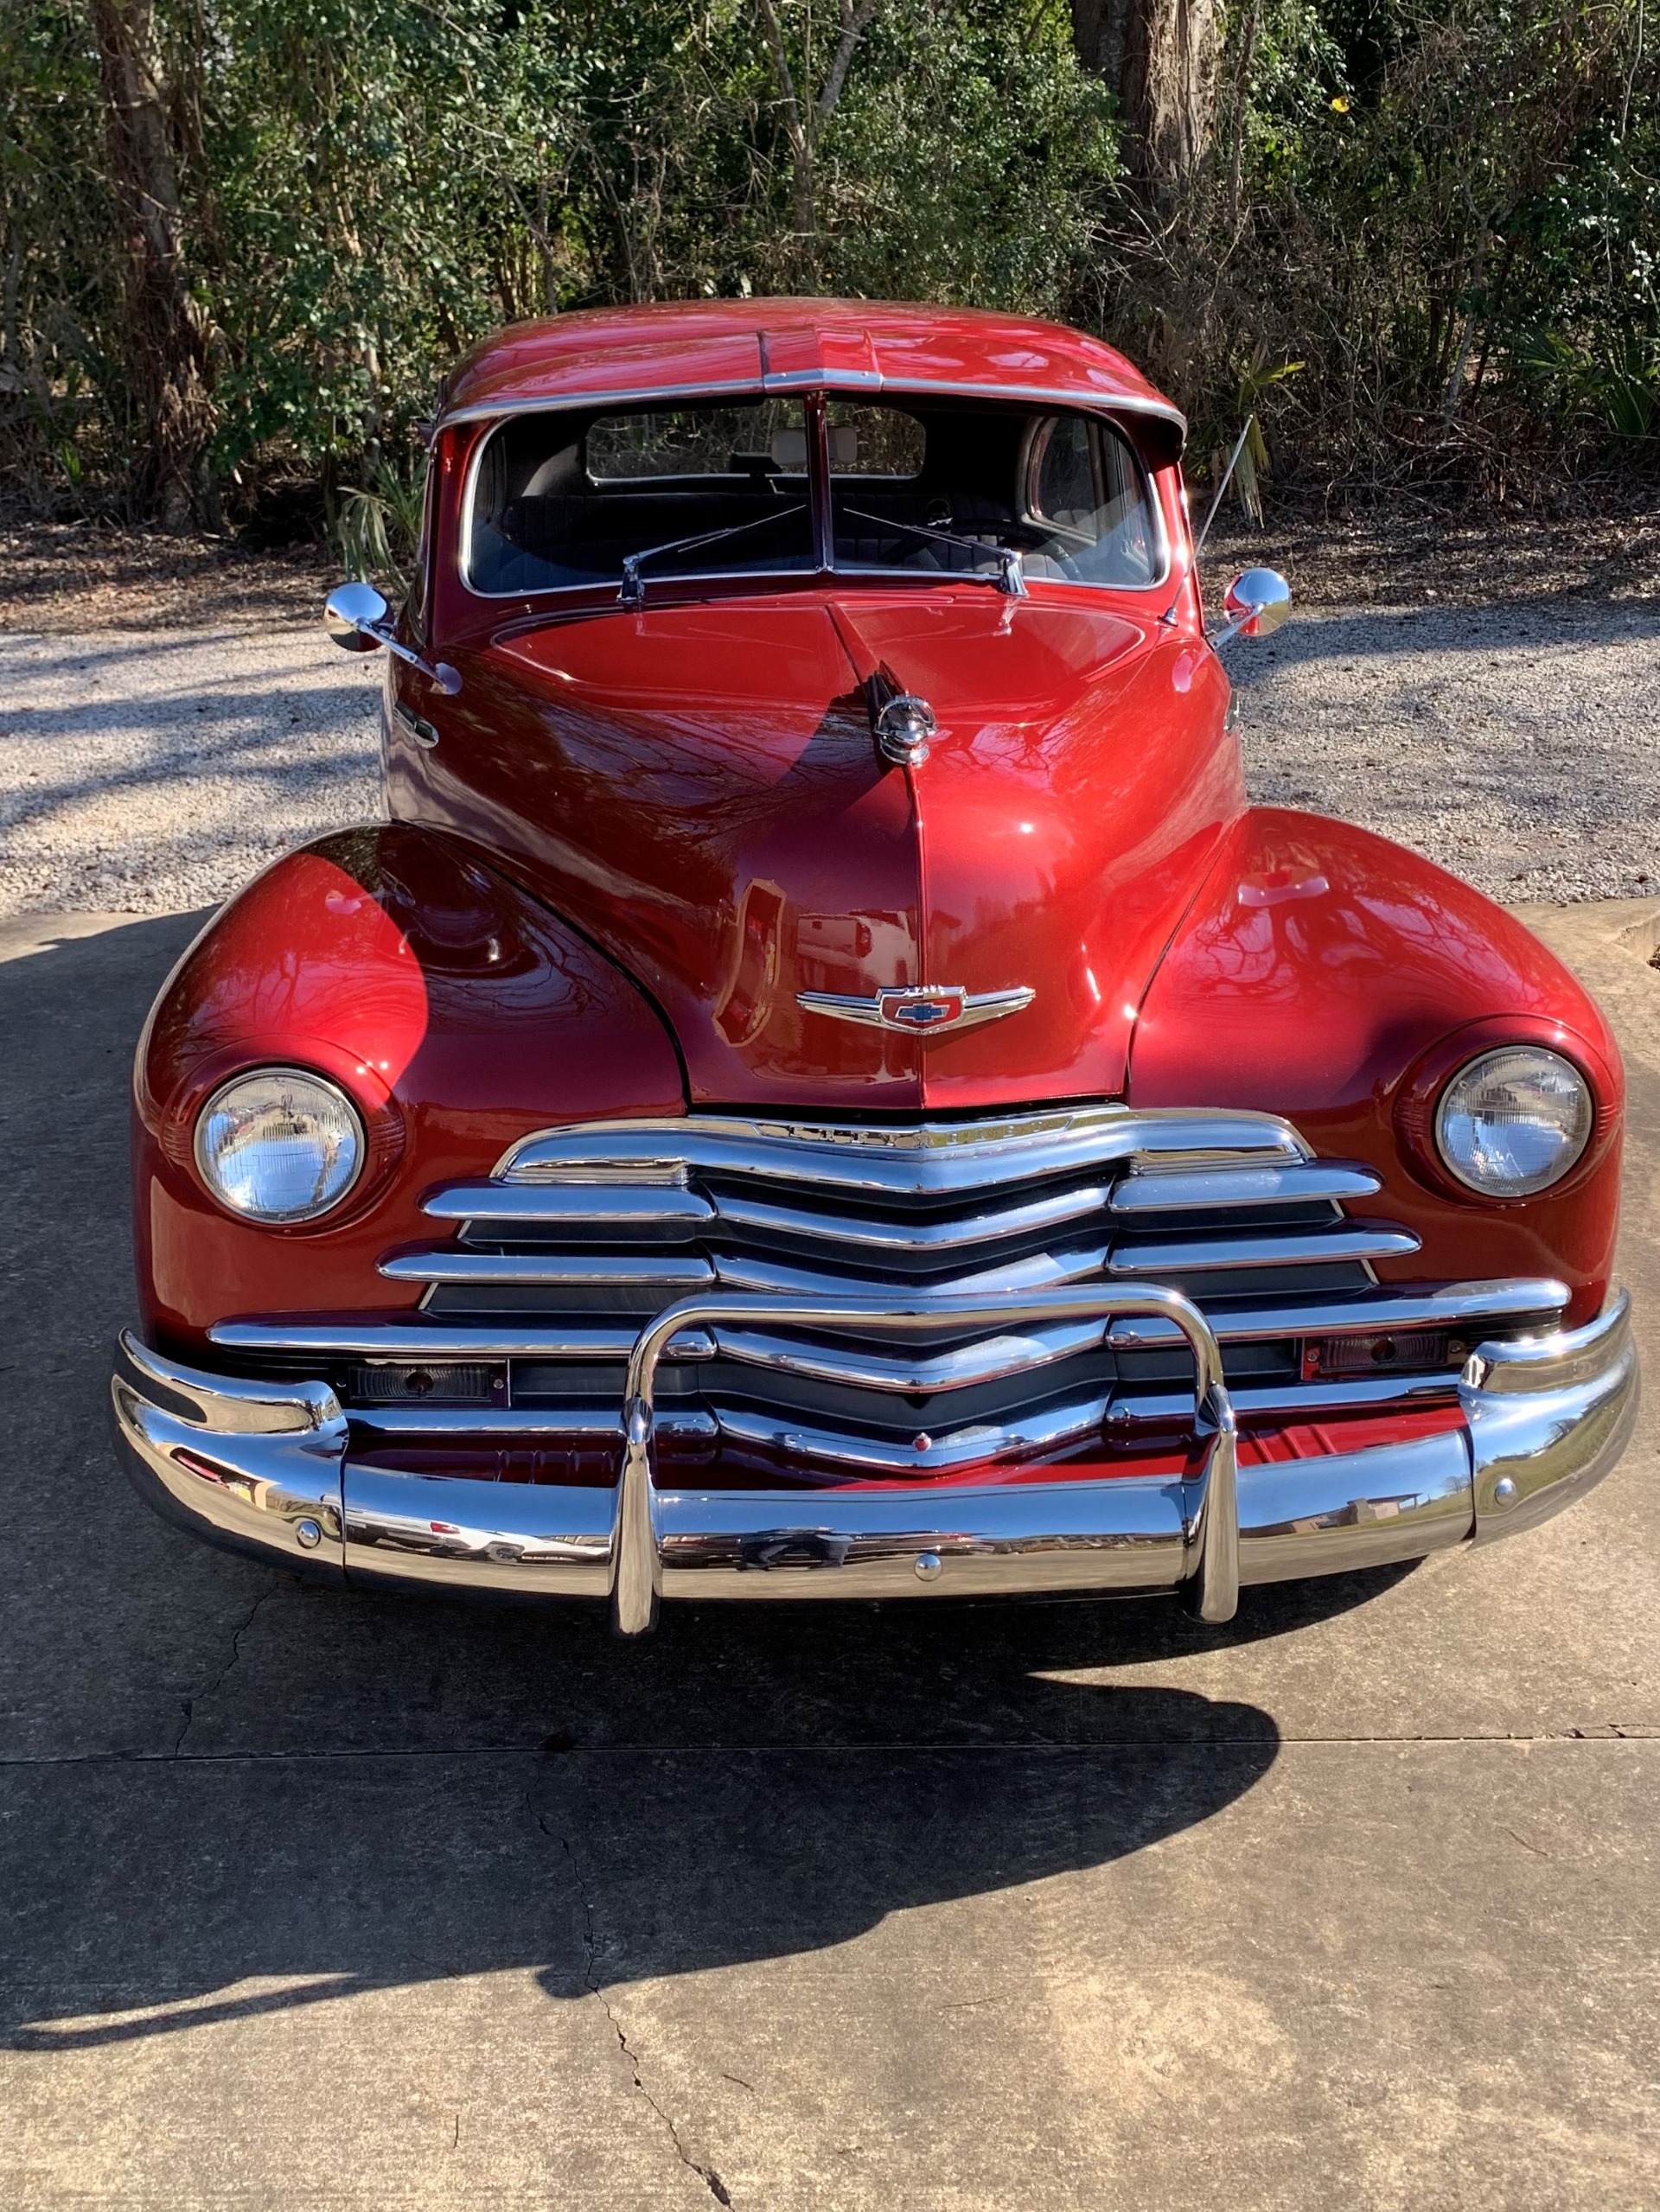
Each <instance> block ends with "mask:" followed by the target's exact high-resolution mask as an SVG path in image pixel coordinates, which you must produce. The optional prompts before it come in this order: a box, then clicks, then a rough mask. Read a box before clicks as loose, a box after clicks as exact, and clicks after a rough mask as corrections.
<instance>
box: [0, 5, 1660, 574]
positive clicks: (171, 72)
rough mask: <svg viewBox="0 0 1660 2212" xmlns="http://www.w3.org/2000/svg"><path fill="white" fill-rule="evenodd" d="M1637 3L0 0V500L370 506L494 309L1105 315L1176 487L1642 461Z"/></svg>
mask: <svg viewBox="0 0 1660 2212" xmlns="http://www.w3.org/2000/svg"><path fill="white" fill-rule="evenodd" d="M1656 6H1657V0H1231V3H1230V4H1229V5H1226V6H1224V5H1223V4H1221V3H1220V0H1072V5H1071V8H1070V10H1068V9H1067V7H1066V6H1065V5H1064V4H1063V0H435V3H434V4H428V3H427V0H0V11H3V12H0V252H3V266H0V277H3V328H0V483H3V487H4V488H5V490H6V491H7V493H8V494H10V498H11V499H12V500H13V501H14V502H22V503H23V504H26V505H27V506H29V507H31V508H33V509H35V510H36V511H44V512H57V513H65V512H76V511H83V512H84V511H88V510H96V511H104V512H109V513H117V514H120V515H122V516H125V517H127V518H130V519H139V518H147V519H151V520H161V521H163V522H166V523H169V524H174V525H178V526H186V525H189V524H192V523H195V524H204V523H205V524H207V525H208V526H210V527H218V526H223V524H225V523H226V522H227V521H229V522H233V523H234V522H238V521H242V522H245V523H252V524H253V525H254V526H259V527H264V528H266V529H267V530H270V529H271V528H273V527H275V526H277V524H278V522H279V521H280V518H281V514H282V513H283V511H284V506H285V504H286V506H287V507H290V508H291V509H293V510H294V511H295V512H297V513H298V512H305V511H313V512H315V511H316V510H318V509H319V508H321V507H324V506H326V507H327V510H328V512H329V514H330V515H331V516H332V517H333V518H334V519H335V520H336V521H339V520H341V519H342V518H344V519H345V520H346V521H347V523H348V526H351V525H352V523H353V520H354V518H355V522H356V525H357V526H374V525H375V524H376V523H377V521H385V520H386V519H387V518H388V517H390V518H391V519H392V520H393V522H394V523H395V520H396V515H397V513H398V510H399V507H400V506H401V505H402V504H403V503H404V502H405V500H406V497H407V494H408V488H409V487H410V485H411V484H412V481H413V479H414V475H415V472H416V468H417V463H418V443H416V440H415V438H414V435H413V428H412V426H413V425H414V424H415V423H416V422H417V420H418V418H419V417H420V416H421V414H422V413H423V411H425V409H426V407H427V406H428V405H430V402H431V395H432V391H433V387H434V385H435V383H436V380H437V377H438V376H439V375H440V374H441V373H443V371H444V367H446V366H447V364H448V363H449V362H450V360H452V359H453V358H454V357H455V355H456V354H457V353H458V352H459V351H461V350H462V349H463V347H465V346H466V345H468V344H469V342H470V341H472V340H473V339H474V338H475V337H476V336H477V335H481V334H482V333H483V332H484V331H486V330H487V329H488V328H491V327H492V326H494V325H495V324H497V323H500V322H504V321H507V320H509V319H512V318H514V317H517V316H528V315H539V314H544V313H547V312H550V311H553V312H558V311H564V310H566V309H572V308H578V307H583V306H587V305H591V304H595V303H603V302H607V301H614V300H619V299H656V298H667V297H675V296H695V295H707V294H726V295H738V296H749V295H751V294H761V293H765V292H777V291H833V292H839V293H854V294H860V295H866V296H885V297H907V298H909V297H923V298H935V299H941V300H967V301H973V302H976V303H981V304H986V305H992V306H999V307H1010V308H1016V309H1030V310H1032V311H1036V312H1039V313H1043V314H1046V315H1053V316H1060V317H1063V318H1064V319H1066V320H1068V321H1071V322H1078V323H1081V324H1083V325H1085V326H1087V327H1089V328H1093V329H1096V330H1099V331H1101V332H1103V333H1105V334H1106V335H1108V336H1110V337H1111V338H1113V339H1114V341H1117V342H1118V343H1120V344H1121V345H1123V346H1124V347H1126V348H1127V350H1128V351H1129V352H1130V353H1131V354H1133V355H1134V356H1135V357H1136V358H1137V359H1138V360H1140V362H1141V363H1142V364H1143V365H1144V366H1145V367H1146V368H1147V369H1148V370H1149V372H1150V373H1152V376H1153V377H1154V378H1155V379H1156V380H1157V381H1159V383H1161V384H1162V385H1163V386H1165V388H1166V389H1167V390H1168V391H1170V392H1172V395H1173V396H1174V397H1176V398H1178V400H1179V401H1180V402H1181V403H1182V404H1183V405H1184V406H1185V407H1186V408H1187V409H1188V410H1189V411H1190V412H1191V414H1192V416H1193V418H1194V422H1195V430H1196V458H1197V466H1198V469H1199V471H1200V473H1201V474H1202V473H1203V467H1204V464H1205V461H1206V458H1207V456H1209V455H1210V453H1211V452H1212V450H1213V449H1217V448H1220V447H1222V446H1223V445H1224V444H1225V443H1228V442H1229V441H1230V439H1231V437H1232V436H1233V434H1234V433H1235V430H1236V429H1237V427H1238V426H1239V424H1241V423H1242V421H1243V419H1244V418H1245V416H1246V414H1247V413H1248V412H1249V411H1252V410H1253V409H1255V410H1256V411H1258V412H1259V414H1260V416H1261V421H1262V424H1263V426H1264V429H1265V431H1266V443H1255V444H1254V457H1255V462H1256V463H1257V464H1258V467H1259V469H1261V468H1262V467H1266V466H1267V465H1269V463H1270V462H1272V465H1273V466H1274V468H1275V469H1277V470H1278V471H1279V473H1280V476H1281V478H1282V479H1285V480H1287V481H1290V480H1294V479H1297V478H1299V477H1300V478H1301V479H1303V480H1304V481H1312V480H1314V479H1316V478H1318V480H1319V481H1323V482H1325V483H1327V484H1330V483H1333V482H1336V483H1338V484H1341V485H1345V486H1349V487H1351V488H1360V487H1365V486H1372V487H1382V488H1388V487H1389V486H1392V485H1398V484H1400V483H1401V482H1403V481H1407V482H1412V483H1414V484H1420V485H1421V484H1426V483H1427V484H1431V485H1437V486H1440V487H1443V488H1447V489H1449V490H1451V491H1464V492H1473V493H1475V494H1479V495H1480V496H1481V497H1483V498H1484V499H1489V500H1491V499H1492V498H1493V497H1495V496H1497V495H1499V494H1504V493H1505V492H1506V491H1507V490H1510V491H1514V490H1515V489H1516V488H1517V487H1520V488H1523V490H1524V491H1525V490H1526V488H1528V487H1529V486H1536V485H1538V484H1539V483H1541V482H1543V481H1547V480H1549V479H1553V478H1554V479H1555V480H1556V481H1563V480H1566V479H1567V477H1569V476H1570V475H1573V474H1574V473H1578V474H1579V475H1585V474H1587V472H1598V471H1599V472H1602V473H1604V474H1605V475H1606V474H1608V473H1610V472H1616V473H1620V474H1624V473H1626V472H1629V471H1631V470H1632V469H1648V468H1650V467H1652V466H1653V465H1654V460H1655V456H1656V453H1657V448H1660V73H1657V67H1656V54H1657V48H1660V26H1657V25H1656V24H1655V22H1653V20H1652V17H1653V13H1654V10H1655V9H1656ZM354 490H355V491H356V492H358V493H363V492H367V493H368V494H371V495H372V496H371V498H370V499H369V500H367V501H366V500H362V499H361V498H359V499H356V500H354V498H353V496H352V494H353V493H354ZM273 519H275V520H273Z"/></svg>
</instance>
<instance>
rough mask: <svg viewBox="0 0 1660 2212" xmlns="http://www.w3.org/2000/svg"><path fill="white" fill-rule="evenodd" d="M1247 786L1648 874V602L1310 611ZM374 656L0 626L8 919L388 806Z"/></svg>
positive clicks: (1458, 843)
mask: <svg viewBox="0 0 1660 2212" xmlns="http://www.w3.org/2000/svg"><path fill="white" fill-rule="evenodd" d="M1228 660H1229V668H1230V670H1231V672H1232V673H1233V675H1234V677H1235V681H1236V682H1237V684H1238V685H1239V686H1240V690H1241V693H1242V709H1243V720H1242V737H1243V741H1244V745H1245V754H1246V762H1247V766H1248V771H1249V775H1250V781H1251V789H1252V794H1253V796H1254V797H1255V798H1256V799H1257V800H1262V801H1265V802H1268V803H1271V804H1274V805H1280V806H1306V807H1311V808H1313V809H1316V810H1318V811H1320V812H1324V813H1333V814H1340V815H1344V816H1346V817H1347V818H1348V819H1350V820H1353V821H1358V822H1363V823H1365V824H1366V825H1367V826H1369V827H1370V828H1373V829H1376V830H1380V831H1382V832H1383V833H1384V834H1385V835H1386V836H1389V837H1393V838H1399V839H1400V840H1401V842H1402V843H1403V844H1407V845H1414V846H1416V847H1417V849H1418V850H1419V851H1421V852H1425V853H1427V854H1428V855H1429V856H1430V857H1431V858H1432V859H1434V860H1438V861H1440V863H1441V864H1442V865H1443V866H1445V867H1448V868H1452V869H1453V870H1456V871H1457V872H1458V873H1459V874H1460V875H1462V876H1465V877H1469V878H1470V879H1471V880H1472V882H1474V883H1478V884H1480V885H1481V887H1482V888H1483V889H1484V890H1487V891H1490V892H1491V893H1492V894H1493V895H1494V896H1497V897H1500V898H1504V899H1505V900H1507V901H1510V902H1516V901H1522V900H1527V899H1555V900H1577V899H1587V898H1606V897H1615V896H1633V895H1642V894H1644V893H1646V892H1651V891H1653V890H1654V889H1656V888H1657V887H1660V615H1656V614H1655V613H1654V612H1652V611H1650V610H1648V609H1645V608H1644V607H1642V606H1640V605H1638V606H1633V605H1631V604H1630V603H1626V604H1625V605H1616V606H1610V605H1606V604H1591V603H1583V602H1581V603H1575V602H1536V603H1535V604H1532V605H1529V606H1526V607H1519V606H1516V605H1515V604H1507V605H1505V606H1504V607H1502V608H1479V607H1474V608H1472V607H1463V606H1460V607H1445V608H1442V607H1427V608H1425V609H1421V610H1418V609H1408V610H1402V611H1376V610H1371V609H1369V610H1367V611H1364V612H1354V613H1344V612H1321V613H1318V614H1312V615H1307V616H1306V617H1305V618H1303V619H1302V620H1300V621H1293V623H1292V624H1291V625H1289V626H1288V627H1287V628H1286V629H1284V630H1282V631H1281V632H1280V634H1279V635H1278V636H1276V637H1275V638H1274V639H1273V640H1272V641H1268V642H1265V643H1264V644H1262V645H1260V646H1257V645H1253V644H1250V643H1248V642H1245V641H1241V642H1239V643H1236V644H1235V645H1234V646H1232V647H1229V649H1228ZM380 673H381V663H380V658H379V656H378V655H377V656H374V657H373V658H369V657H367V656H366V657H365V658H364V659H363V660H350V659H348V658H347V657H346V656H345V655H343V654H342V653H338V652H336V651H335V648H334V647H331V646H330V645H329V641H328V640H327V639H326V638H325V637H324V636H323V634H322V630H321V629H320V628H318V627H316V625H314V624H312V623H310V622H307V623H304V624H300V623H295V624H293V625H292V626H290V625H287V624H283V625H280V626H276V627H250V628H238V627H235V626H233V625H228V624H220V625H216V626H214V627H211V628H201V629H195V630H188V629H156V630H152V631H149V632H143V633H141V632H137V631H131V630H100V631H96V632H92V633H89V634H85V635H79V636H77V635H65V634H47V635H35V636H30V635H28V634H16V635H12V636H10V637H5V638H0V687H3V688H0V698H3V701H4V704H3V707H0V914H16V913H19V912H24V911H28V910H30V909H41V908H58V909H61V908H96V909H101V910H105V911H121V912H128V913H159V912H163V911H166V910H169V909H177V908H194V907H201V906H205V905H208V904H210V903H211V902H213V901H214V900H217V899H221V898H223V897H225V896H227V895H228V894H229V893H230V892H232V891H233V890H235V889H236V888H237V887H238V885H239V884H240V883H243V882H244V881H246V878H247V877H248V876H249V875H250V874H251V873H252V871H253V870H254V869H256V868H258V867H259V866H260V865H262V864H264V863H265V861H266V860H268V859H270V858H271V857H272V856H273V855H275V854H277V853H278V852H281V851H284V850H285V849H286V848H287V847H288V846H290V845H296V844H299V843H301V842H303V840H304V839H306V838H310V837H313V836H315V835H316V834H317V833H318V832H321V831H322V830H325V829H329V828H333V827H336V826H339V825H340V824H342V823H344V822H350V821H359V820H363V819H367V818H369V817H371V816H373V814H374V813H376V812H377V811H378V809H379V805H380V788H379V780H378V775H377V772H376V766H375V746H376V714H377V692H378V687H379V684H380Z"/></svg>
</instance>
